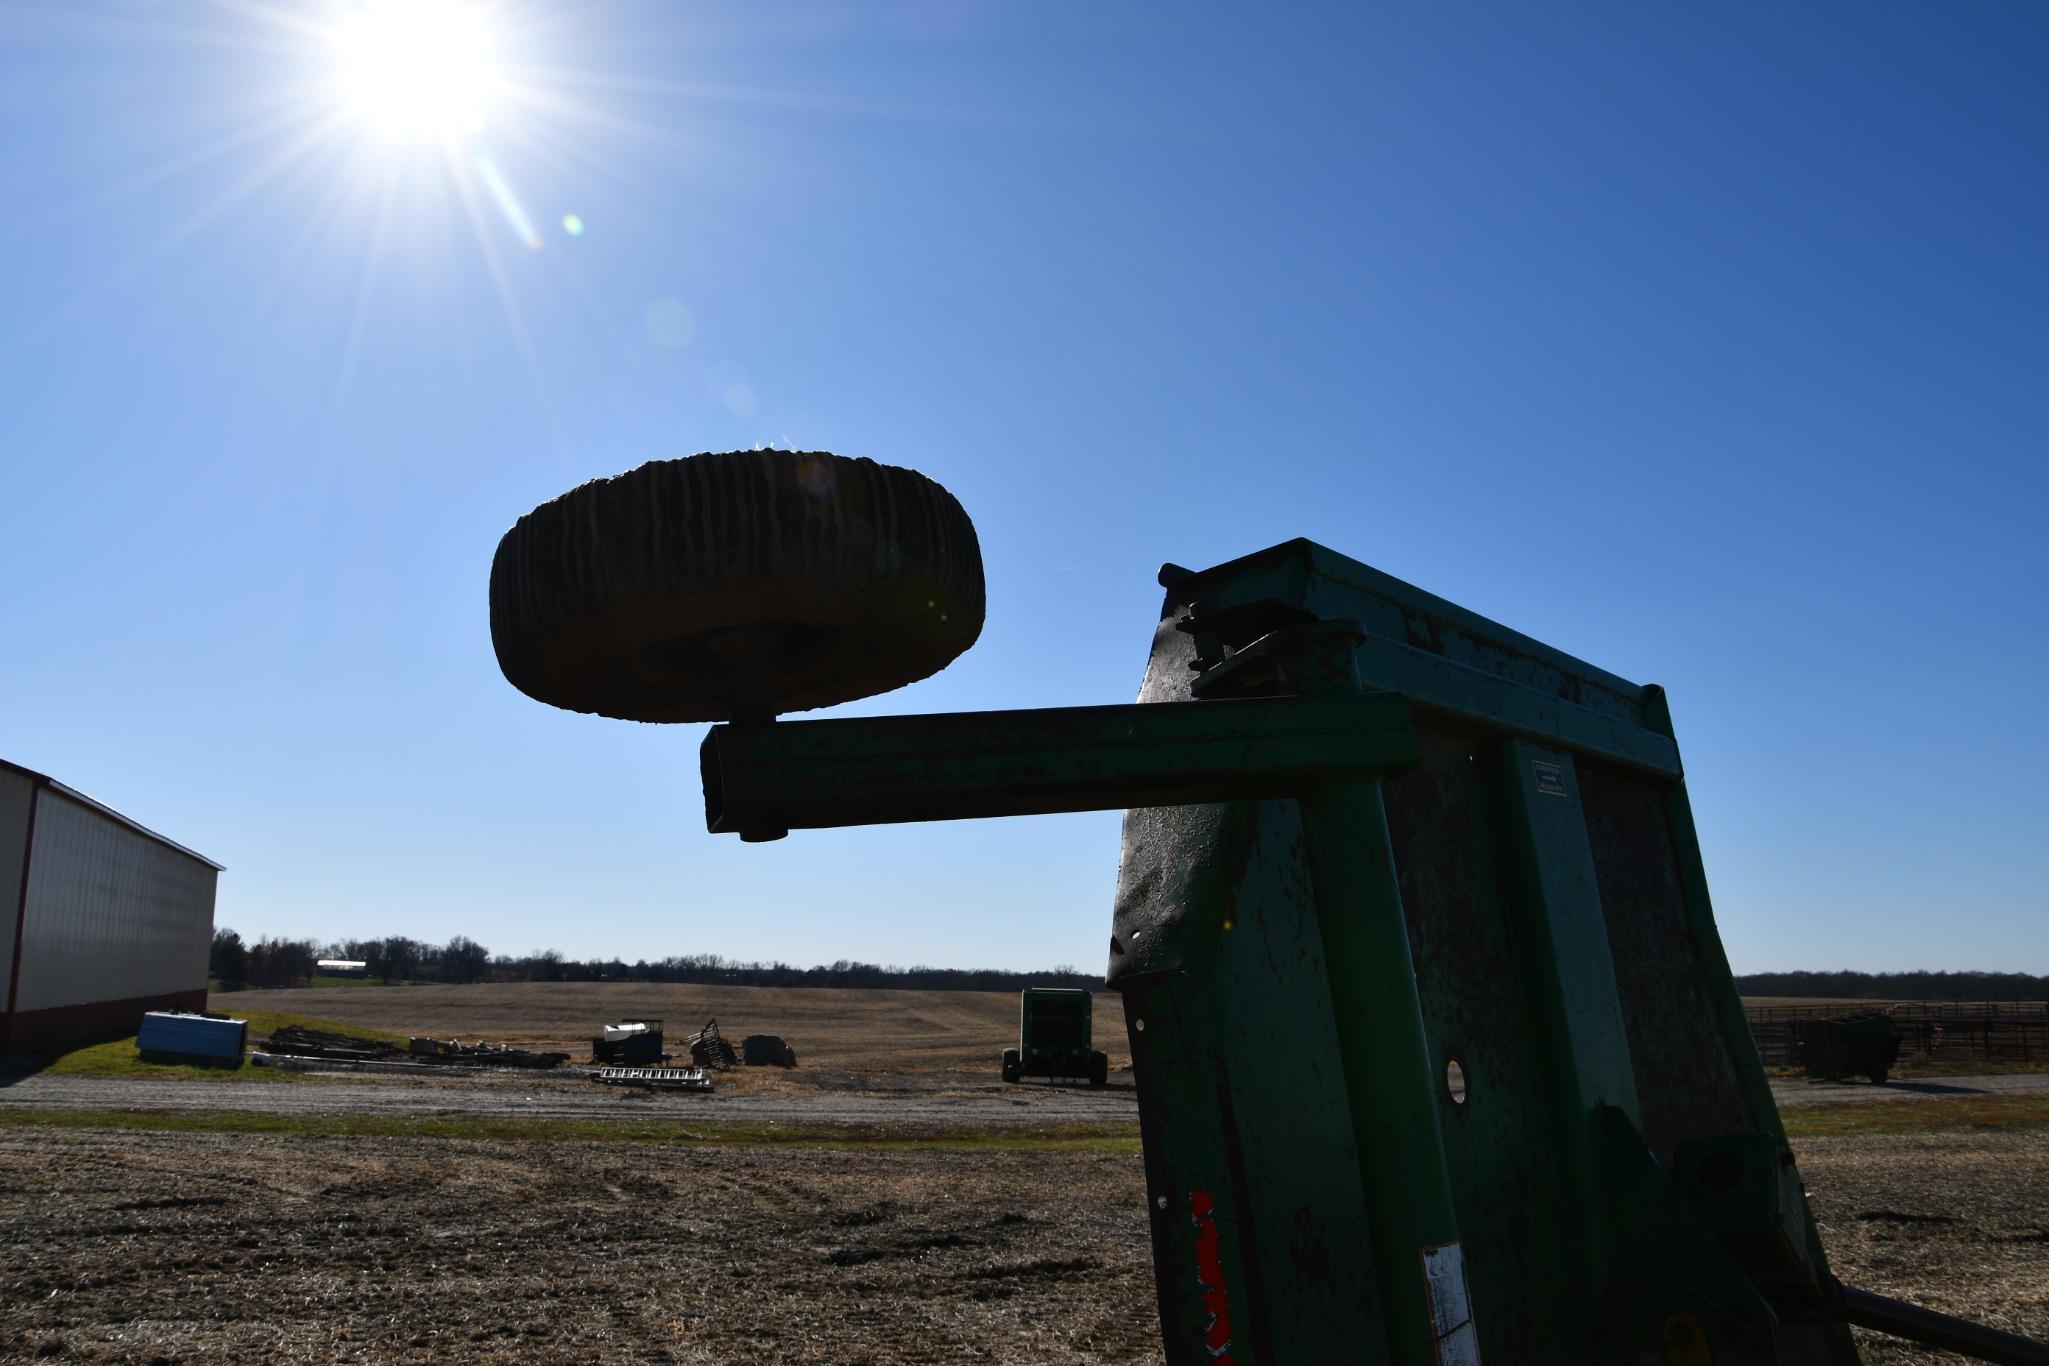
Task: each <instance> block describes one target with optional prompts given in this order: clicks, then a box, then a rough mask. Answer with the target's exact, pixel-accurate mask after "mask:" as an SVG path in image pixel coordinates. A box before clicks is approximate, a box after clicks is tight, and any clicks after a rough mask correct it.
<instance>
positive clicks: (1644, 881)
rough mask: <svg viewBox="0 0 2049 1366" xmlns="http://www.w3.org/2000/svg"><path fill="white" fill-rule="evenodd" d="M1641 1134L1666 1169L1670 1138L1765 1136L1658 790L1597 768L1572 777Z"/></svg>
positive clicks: (1672, 1145) (1586, 767)
mask: <svg viewBox="0 0 2049 1366" xmlns="http://www.w3.org/2000/svg"><path fill="white" fill-rule="evenodd" d="M1579 780H1580V795H1581V801H1582V803H1583V804H1584V806H1585V809H1586V818H1587V830H1588V834H1589V836H1590V837H1591V839H1592V843H1593V850H1594V871H1595V877H1596V880H1597V881H1598V884H1599V886H1600V890H1601V906H1602V909H1603V910H1604V911H1605V912H1606V915H1607V923H1608V945H1609V952H1610V953H1611V954H1612V955H1613V957H1614V960H1615V962H1616V963H1617V964H1618V965H1621V964H1626V965H1627V967H1628V971H1626V972H1618V973H1617V974H1616V979H1615V985H1616V989H1617V991H1618V992H1619V993H1620V995H1621V998H1622V1021H1623V1026H1624V1028H1625V1029H1626V1031H1627V1032H1628V1036H1629V1055H1630V1058H1631V1060H1632V1062H1633V1063H1634V1064H1635V1070H1636V1092H1637V1098H1638V1101H1639V1103H1640V1105H1641V1107H1642V1111H1641V1113H1642V1126H1641V1127H1642V1130H1643V1136H1644V1138H1645V1140H1646V1141H1647V1142H1649V1144H1650V1145H1651V1151H1652V1152H1654V1153H1656V1154H1657V1155H1658V1158H1659V1160H1661V1161H1663V1162H1666V1163H1670V1162H1671V1161H1672V1158H1673V1154H1674V1151H1675V1150H1676V1149H1677V1147H1678V1145H1679V1142H1680V1140H1681V1139H1686V1138H1696V1137H1705V1136H1708V1135H1713V1134H1732V1133H1739V1132H1742V1131H1744V1130H1746V1129H1755V1128H1759V1127H1764V1126H1765V1125H1766V1124H1768V1122H1769V1116H1766V1115H1756V1114H1753V1113H1752V1112H1751V1109H1750V1106H1749V1105H1748V1104H1747V1103H1746V1102H1745V1098H1744V1095H1743V1091H1742V1087H1741V1085H1740V1082H1739V1080H1738V1063H1737V1060H1736V1059H1734V1058H1731V1057H1730V1055H1729V1049H1728V1046H1727V1044H1726V1041H1725V1040H1724V1037H1723V1034H1722V1031H1721V1028H1720V1022H1719V1019H1718V1017H1717V1014H1716V1011H1715V1006H1714V1002H1713V1001H1712V999H1711V998H1710V996H1709V994H1708V992H1709V986H1708V984H1709V982H1710V981H1711V980H1712V978H1711V977H1710V975H1709V974H1708V973H1707V971H1706V970H1705V967H1704V965H1703V963H1702V961H1701V959H1702V954H1701V951H1700V946H1699V945H1698V944H1697V943H1696V942H1695V937H1694V934H1693V930H1692V926H1691V924H1690V919H1689V915H1688V911H1687V906H1686V894H1685V891H1684V889H1683V887H1682V886H1681V884H1680V881H1679V862H1678V857H1677V854H1676V852H1675V850H1674V848H1673V843H1672V828H1671V823H1670V818H1669V816H1668V813H1667V810H1666V805H1667V804H1666V801H1665V793H1664V791H1663V790H1662V789H1661V788H1660V787H1659V786H1658V785H1656V784H1653V783H1649V782H1644V781H1642V780H1640V779H1637V778H1635V777H1632V776H1631V775H1629V774H1626V773H1618V772H1615V771H1613V770H1610V769H1605V768H1602V767H1601V766H1599V765H1592V764H1589V765H1584V766H1582V767H1581V769H1580V771H1579Z"/></svg>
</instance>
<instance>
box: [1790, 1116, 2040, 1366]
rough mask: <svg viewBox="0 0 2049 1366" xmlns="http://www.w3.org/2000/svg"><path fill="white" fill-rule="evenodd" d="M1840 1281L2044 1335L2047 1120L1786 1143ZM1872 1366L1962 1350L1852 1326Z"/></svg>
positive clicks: (1935, 1358) (1940, 1358)
mask: <svg viewBox="0 0 2049 1366" xmlns="http://www.w3.org/2000/svg"><path fill="white" fill-rule="evenodd" d="M1794 1149H1795V1155H1796V1156H1797V1157H1798V1158H1799V1161H1800V1173H1801V1176H1802V1177H1803V1178H1804V1179H1805V1180H1806V1182H1807V1192H1808V1200H1809V1202H1810V1203H1811V1205H1812V1206H1813V1209H1814V1216H1815V1220H1816V1222H1817V1223H1818V1224H1819V1225H1820V1227H1821V1236H1822V1243H1823V1245H1824V1246H1825V1247H1826V1248H1827V1249H1828V1254H1829V1261H1830V1263H1831V1265H1832V1266H1833V1267H1834V1270H1835V1273H1836V1275H1837V1277H1838V1278H1840V1279H1841V1280H1842V1281H1843V1283H1844V1284H1846V1285H1853V1286H1856V1287H1858V1288H1859V1289H1863V1290H1871V1291H1876V1292H1877V1293H1879V1294H1881V1295H1892V1296H1895V1297H1897V1298H1900V1299H1904V1300H1907V1301H1910V1302H1911V1303H1914V1304H1920V1305H1924V1306H1926V1307H1927V1308H1930V1309H1935V1310H1939V1311H1941V1312H1943V1313H1947V1314H1956V1315H1959V1316H1961V1317H1964V1318H1968V1319H1974V1320H1976V1321H1978V1322H1981V1323H1987V1324H1990V1325H1992V1326H1993V1327H1995V1328H2002V1329H2004V1330H2006V1331H2007V1332H2010V1333H2021V1334H2024V1335H2027V1336H2031V1337H2034V1338H2037V1339H2041V1340H2045V1341H2049V1128H2042V1127H2033V1128H2012V1129H1984V1128H1974V1129H1952V1130H1936V1131H1931V1132H1925V1133H1915V1134H1859V1135H1856V1136H1854V1137H1829V1138H1806V1139H1802V1140H1800V1141H1798V1142H1796V1143H1795V1144H1794ZM1858 1342H1859V1345H1860V1347H1861V1349H1862V1351H1863V1354H1864V1360H1865V1361H1866V1362H1867V1363H1869V1364H1870V1366H1893V1364H1894V1363H1905V1362H1917V1363H1918V1362H1929V1363H1933V1362H1960V1361H1962V1360H1963V1358H1961V1357H1955V1356H1950V1355H1947V1354H1944V1353H1936V1352H1929V1351H1925V1350H1922V1349H1920V1348H1915V1347H1910V1346H1905V1345H1902V1344H1899V1343H1898V1342H1897V1341H1896V1340H1894V1339H1891V1338H1886V1337H1881V1336H1879V1335H1876V1334H1868V1333H1860V1334H1859V1336H1858Z"/></svg>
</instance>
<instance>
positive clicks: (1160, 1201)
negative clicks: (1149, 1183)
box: [1153, 1195, 1167, 1209]
mask: <svg viewBox="0 0 2049 1366" xmlns="http://www.w3.org/2000/svg"><path fill="white" fill-rule="evenodd" d="M1153 1204H1154V1205H1156V1206H1157V1207H1159V1208H1160V1209H1165V1208H1166V1207H1167V1197H1166V1196H1164V1195H1156V1196H1154V1197H1153Z"/></svg>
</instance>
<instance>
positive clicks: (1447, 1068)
mask: <svg viewBox="0 0 2049 1366" xmlns="http://www.w3.org/2000/svg"><path fill="white" fill-rule="evenodd" d="M1444 1093H1445V1094H1446V1095H1448V1096H1450V1097H1451V1103H1452V1104H1453V1105H1464V1104H1465V1103H1466V1069H1465V1067H1464V1066H1463V1065H1462V1064H1461V1063H1460V1062H1459V1060H1458V1059H1457V1058H1453V1059H1452V1060H1451V1061H1450V1062H1448V1063H1446V1064H1445V1065H1444Z"/></svg>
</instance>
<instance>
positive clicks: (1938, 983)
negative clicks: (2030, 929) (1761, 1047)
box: [1736, 971, 2049, 1001]
mask: <svg viewBox="0 0 2049 1366" xmlns="http://www.w3.org/2000/svg"><path fill="white" fill-rule="evenodd" d="M1736 990H1737V991H1738V992H1739V993H1740V994H1742V995H1744V996H1823V997H1835V998H1841V999H1848V1000H1867V1001H2041V1000H2049V977H2038V976H2035V975H2034V974H2033V973H2027V972H1847V971H1843V972H1748V973H1744V974H1742V975H1740V976H1738V977H1737V978H1736Z"/></svg>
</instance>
